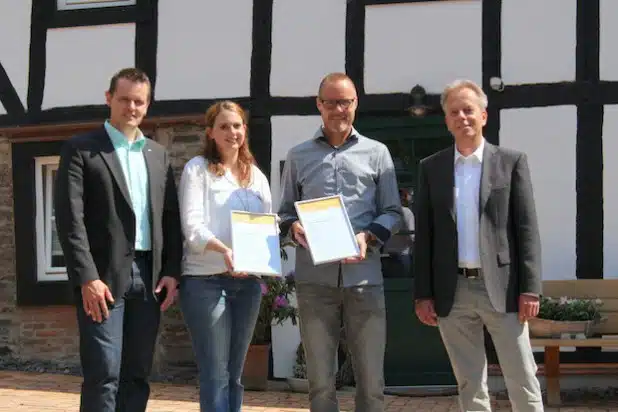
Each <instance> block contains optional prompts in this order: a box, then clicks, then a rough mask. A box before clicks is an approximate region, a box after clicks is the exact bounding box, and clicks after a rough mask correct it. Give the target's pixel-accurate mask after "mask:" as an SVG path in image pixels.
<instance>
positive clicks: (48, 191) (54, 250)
mask: <svg viewBox="0 0 618 412" xmlns="http://www.w3.org/2000/svg"><path fill="white" fill-rule="evenodd" d="M57 168H58V166H57V165H46V166H45V171H44V179H45V180H44V181H45V184H46V187H45V190H44V195H43V196H44V202H50V204H49V206H48V205H47V203H45V210H46V211H49V212H46V214H45V215H46V216H45V217H46V222H45V225H46V226H47V225H49V230H46V231H45V234H46V235H47V233H51V239H50V240H48V239H45V244H46V245H47V244H48V243H47V242H48V241H51V247H50V248H49V249H47V248H46V249H47V250H50V251H51V256H46V257H45V258H46V260H47V262H48V264H47V266H48V267H51V268H63V267H65V262H64V255H63V254H62V248H61V247H60V241H59V239H58V233H57V231H56V213H55V211H54V204H53V196H54V189H55V186H56V173H57ZM48 177H50V179H48ZM48 184H51V187H50V188H48V187H47V185H48ZM48 195H49V199H48V198H47V197H48Z"/></svg>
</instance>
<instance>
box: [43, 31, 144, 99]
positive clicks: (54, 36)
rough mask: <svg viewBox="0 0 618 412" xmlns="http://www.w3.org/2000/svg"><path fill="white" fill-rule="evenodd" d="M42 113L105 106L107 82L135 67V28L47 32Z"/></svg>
mask: <svg viewBox="0 0 618 412" xmlns="http://www.w3.org/2000/svg"><path fill="white" fill-rule="evenodd" d="M46 56H47V57H46V59H47V67H46V70H45V93H44V95H43V104H42V107H43V109H49V108H52V107H67V106H80V105H90V104H104V103H105V91H106V90H107V89H108V87H109V79H110V78H111V77H112V76H113V75H114V74H115V73H116V72H117V71H118V70H120V69H122V68H124V67H132V66H134V65H135V24H132V23H131V24H113V25H105V26H88V27H76V28H62V29H52V30H48V31H47V52H46Z"/></svg>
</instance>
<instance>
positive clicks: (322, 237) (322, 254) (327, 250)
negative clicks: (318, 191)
mask: <svg viewBox="0 0 618 412" xmlns="http://www.w3.org/2000/svg"><path fill="white" fill-rule="evenodd" d="M294 206H295V207H296V213H297V214H298V219H299V220H300V223H301V224H302V225H303V228H304V229H305V237H306V238H307V244H308V245H309V253H310V254H311V258H312V259H313V264H314V265H319V264H321V263H327V262H335V261H339V260H342V259H345V258H348V257H353V256H358V255H359V253H360V249H359V247H358V242H357V241H356V236H355V235H354V229H353V228H352V225H351V224H350V219H349V218H348V213H347V212H346V210H345V205H344V204H343V199H342V198H341V196H340V195H336V196H328V197H321V198H318V199H311V200H303V201H300V202H296V203H294Z"/></svg>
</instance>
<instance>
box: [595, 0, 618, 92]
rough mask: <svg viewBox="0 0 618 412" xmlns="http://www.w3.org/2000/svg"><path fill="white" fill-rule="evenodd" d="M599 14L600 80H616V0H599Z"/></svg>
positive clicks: (617, 77)
mask: <svg viewBox="0 0 618 412" xmlns="http://www.w3.org/2000/svg"><path fill="white" fill-rule="evenodd" d="M600 14H601V16H600V23H599V30H600V33H599V35H600V38H599V41H600V45H599V47H600V51H599V53H600V55H599V59H600V61H599V69H600V73H599V74H600V76H601V80H618V54H617V53H616V39H618V25H616V20H617V19H618V2H617V1H616V0H601V1H600Z"/></svg>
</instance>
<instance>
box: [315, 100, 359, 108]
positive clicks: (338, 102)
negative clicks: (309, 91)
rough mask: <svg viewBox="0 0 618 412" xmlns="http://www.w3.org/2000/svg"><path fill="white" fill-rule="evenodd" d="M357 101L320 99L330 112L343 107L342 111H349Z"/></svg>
mask: <svg viewBox="0 0 618 412" xmlns="http://www.w3.org/2000/svg"><path fill="white" fill-rule="evenodd" d="M355 100H356V99H320V101H321V102H322V104H323V105H324V107H326V108H327V109H329V110H332V109H335V108H337V107H338V106H341V108H342V109H348V108H349V107H350V106H351V105H352V103H354V101H355Z"/></svg>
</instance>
